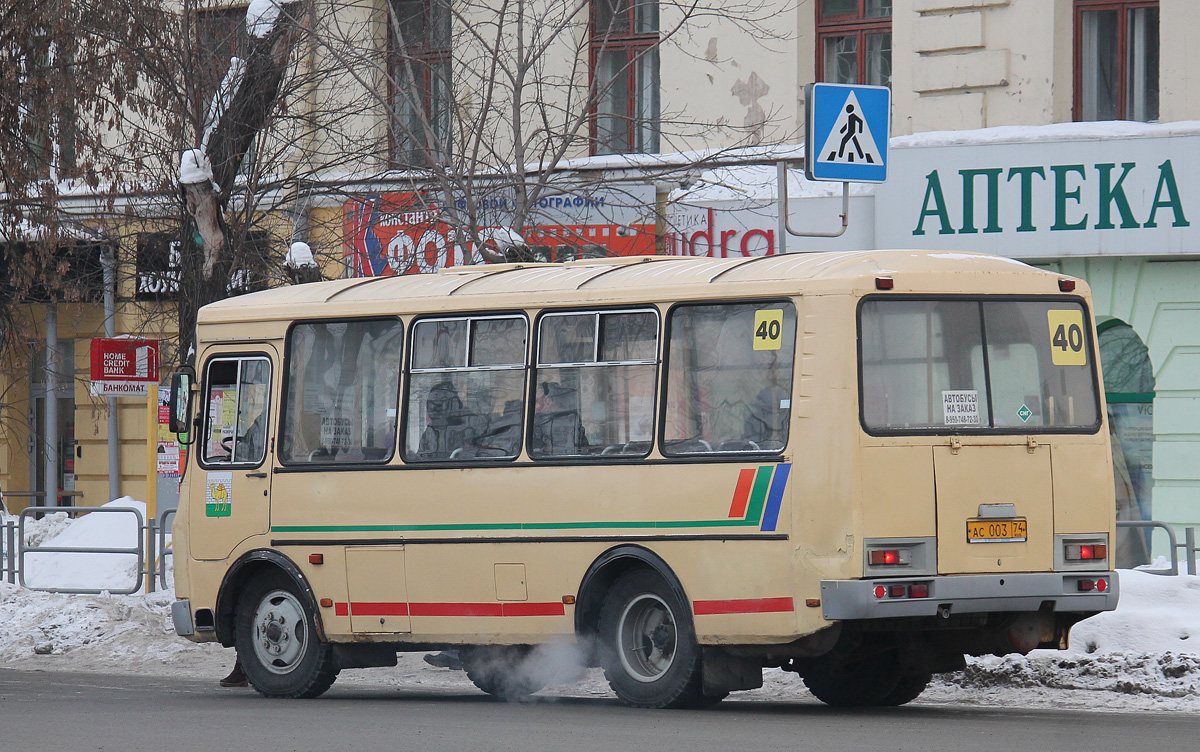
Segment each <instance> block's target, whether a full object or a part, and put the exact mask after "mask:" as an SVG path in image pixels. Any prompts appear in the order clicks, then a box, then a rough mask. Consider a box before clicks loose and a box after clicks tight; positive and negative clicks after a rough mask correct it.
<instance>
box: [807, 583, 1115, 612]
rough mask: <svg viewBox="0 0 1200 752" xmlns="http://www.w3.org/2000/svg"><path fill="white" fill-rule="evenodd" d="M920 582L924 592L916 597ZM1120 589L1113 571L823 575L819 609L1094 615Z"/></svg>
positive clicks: (1108, 608)
mask: <svg viewBox="0 0 1200 752" xmlns="http://www.w3.org/2000/svg"><path fill="white" fill-rule="evenodd" d="M1101 583H1103V585H1101ZM913 586H918V587H917V588H916V589H915V590H914V588H913ZM920 586H925V590H924V592H926V593H927V595H925V596H923V597H914V594H916V595H917V596H919V595H920V593H921V592H922V589H921V588H920ZM879 588H883V589H882V590H880V589H879ZM1101 588H1103V589H1101ZM1119 593H1120V587H1119V580H1118V578H1117V573H1116V572H1070V573H1066V572H1028V573H1020V574H1000V575H996V574H969V575H938V576H934V577H914V578H902V579H895V578H887V579H883V578H880V579H865V580H822V581H821V609H822V615H823V616H824V617H825V618H826V619H830V620H845V619H887V618H892V617H902V616H942V617H947V618H948V617H949V616H951V615H953V614H980V613H998V612H1022V611H1024V612H1029V611H1041V610H1049V611H1053V612H1070V613H1083V614H1094V613H1098V612H1100V611H1112V610H1113V609H1115V608H1116V607H1117V599H1118V597H1119ZM1047 604H1049V605H1047Z"/></svg>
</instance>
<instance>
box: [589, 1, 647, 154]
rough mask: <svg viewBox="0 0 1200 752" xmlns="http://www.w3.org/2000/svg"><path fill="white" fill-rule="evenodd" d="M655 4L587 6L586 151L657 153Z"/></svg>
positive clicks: (609, 2) (626, 2) (637, 2)
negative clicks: (589, 92) (589, 111)
mask: <svg viewBox="0 0 1200 752" xmlns="http://www.w3.org/2000/svg"><path fill="white" fill-rule="evenodd" d="M658 43H659V35H658V0H595V2H593V3H592V27H591V45H590V46H591V58H590V64H591V79H592V86H593V91H594V100H593V117H592V152H593V153H594V154H630V153H644V154H656V153H658V149H659V72H658V66H659V59H658Z"/></svg>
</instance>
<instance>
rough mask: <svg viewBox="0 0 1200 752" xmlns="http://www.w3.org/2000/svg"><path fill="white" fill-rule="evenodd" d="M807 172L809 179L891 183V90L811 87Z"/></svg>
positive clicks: (808, 93) (807, 112) (808, 95)
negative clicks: (888, 161)
mask: <svg viewBox="0 0 1200 752" xmlns="http://www.w3.org/2000/svg"><path fill="white" fill-rule="evenodd" d="M804 98H805V116H806V118H805V119H806V121H807V127H806V128H805V135H806V145H805V159H804V164H805V167H804V174H805V176H806V177H807V178H808V179H809V180H837V181H851V182H860V183H882V182H884V181H885V180H887V152H888V137H889V136H890V135H891V123H892V91H891V89H889V88H887V87H886V86H855V85H849V84H809V85H808V86H807V87H805V97H804Z"/></svg>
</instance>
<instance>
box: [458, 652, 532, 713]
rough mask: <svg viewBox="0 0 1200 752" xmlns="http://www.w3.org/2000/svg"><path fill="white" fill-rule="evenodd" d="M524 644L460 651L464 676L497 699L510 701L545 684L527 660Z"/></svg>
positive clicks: (527, 694) (525, 695)
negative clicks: (465, 674)
mask: <svg viewBox="0 0 1200 752" xmlns="http://www.w3.org/2000/svg"><path fill="white" fill-rule="evenodd" d="M531 652H532V649H531V648H530V647H529V646H528V645H485V646H481V647H476V648H468V649H464V650H463V651H462V654H461V655H462V664H463V670H464V671H466V672H467V678H469V679H470V680H471V682H472V683H473V684H474V685H475V686H476V687H479V688H480V689H481V690H483V691H484V692H487V693H488V694H489V695H491V696H493V697H495V698H496V699H499V700H505V701H507V702H514V701H518V700H523V699H525V698H526V697H529V696H530V695H532V694H533V693H534V692H537V691H538V690H539V689H541V688H542V687H544V686H545V682H544V681H542V680H541V679H539V678H538V677H537V676H536V674H535V672H534V671H533V667H532V666H531V665H530V663H529V660H528V659H529V655H530V653H531Z"/></svg>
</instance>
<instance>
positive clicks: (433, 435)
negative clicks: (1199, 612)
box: [417, 381, 474, 459]
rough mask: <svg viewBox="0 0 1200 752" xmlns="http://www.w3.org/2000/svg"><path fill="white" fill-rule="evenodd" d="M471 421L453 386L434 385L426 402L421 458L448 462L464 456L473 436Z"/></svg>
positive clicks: (420, 448)
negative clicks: (463, 450)
mask: <svg viewBox="0 0 1200 752" xmlns="http://www.w3.org/2000/svg"><path fill="white" fill-rule="evenodd" d="M472 422H473V421H472V420H471V416H470V414H469V413H468V412H467V410H466V409H465V408H464V407H463V402H462V399H460V398H459V396H458V391H457V390H456V389H455V388H454V384H452V383H451V382H450V381H442V382H439V383H438V384H435V385H434V386H433V388H431V389H430V390H429V395H428V396H427V397H426V399H425V430H424V431H422V432H421V443H420V445H419V447H418V449H417V451H418V452H419V453H420V456H421V458H422V459H448V458H450V457H451V456H455V452H458V453H461V451H462V449H463V448H465V447H466V446H467V445H468V443H469V442H468V439H470V438H471V437H472V436H473V435H474V432H473V431H472V430H471V424H472Z"/></svg>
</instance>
